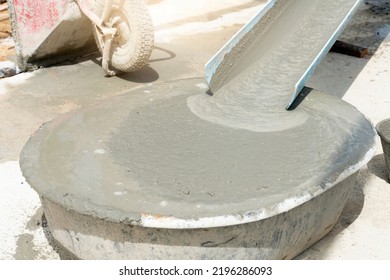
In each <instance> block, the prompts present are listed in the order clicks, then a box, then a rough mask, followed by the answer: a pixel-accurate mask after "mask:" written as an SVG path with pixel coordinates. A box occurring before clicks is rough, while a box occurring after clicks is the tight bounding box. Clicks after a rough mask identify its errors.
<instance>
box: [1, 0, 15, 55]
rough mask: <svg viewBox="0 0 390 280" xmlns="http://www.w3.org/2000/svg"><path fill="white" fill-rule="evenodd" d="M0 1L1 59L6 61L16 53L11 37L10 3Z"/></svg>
mask: <svg viewBox="0 0 390 280" xmlns="http://www.w3.org/2000/svg"><path fill="white" fill-rule="evenodd" d="M0 3H1V4H0V61H4V60H8V57H9V56H11V55H14V54H15V48H14V44H13V41H12V38H11V36H12V31H11V24H10V20H9V11H8V4H7V3H2V2H1V1H0Z"/></svg>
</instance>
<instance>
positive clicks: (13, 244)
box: [0, 0, 390, 259]
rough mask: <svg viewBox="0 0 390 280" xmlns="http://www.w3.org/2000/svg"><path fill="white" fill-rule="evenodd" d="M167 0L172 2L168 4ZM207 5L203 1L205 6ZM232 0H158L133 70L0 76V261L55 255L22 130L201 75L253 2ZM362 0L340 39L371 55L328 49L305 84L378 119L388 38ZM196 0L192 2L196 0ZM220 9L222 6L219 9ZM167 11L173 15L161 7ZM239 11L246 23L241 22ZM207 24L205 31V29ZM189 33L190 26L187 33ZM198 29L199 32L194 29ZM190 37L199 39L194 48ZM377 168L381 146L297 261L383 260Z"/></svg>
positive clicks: (376, 7) (383, 21)
mask: <svg viewBox="0 0 390 280" xmlns="http://www.w3.org/2000/svg"><path fill="white" fill-rule="evenodd" d="M171 2H172V5H173V6H170V4H171ZM200 2H202V1H200ZM200 2H199V1H197V3H200ZM208 2H209V1H204V4H205V6H207V5H208ZM233 2H234V5H238V6H237V7H239V8H235V7H233V6H232V8H227V7H225V6H223V7H222V6H220V5H222V4H223V3H219V4H218V5H217V4H216V7H214V8H215V9H214V10H213V11H212V12H210V13H207V14H206V15H205V13H204V12H202V13H200V12H199V14H198V15H197V11H199V10H202V9H203V7H202V9H198V10H196V9H191V10H187V11H186V10H185V9H184V12H183V13H180V14H177V15H176V13H174V9H173V8H172V7H174V6H175V5H174V4H175V3H173V1H168V0H165V1H162V2H161V6H160V7H159V9H160V8H164V9H165V10H164V11H165V14H164V17H162V18H161V20H160V22H159V23H160V24H161V25H160V27H159V28H157V36H156V37H157V38H158V40H159V41H158V44H157V47H159V49H156V50H155V52H154V54H153V57H152V60H151V64H150V65H149V67H148V68H146V69H145V70H144V71H141V72H140V73H138V74H137V75H125V76H123V77H121V78H113V79H110V80H105V79H102V78H101V77H102V75H101V69H100V67H99V66H98V65H97V64H95V63H93V62H92V61H86V62H83V63H81V64H79V65H65V66H60V67H55V68H51V69H42V70H39V71H37V72H35V73H33V74H22V75H19V76H17V77H14V78H7V79H5V80H2V81H1V82H0V83H1V86H2V90H1V91H0V94H2V96H1V97H0V98H1V102H0V106H1V108H2V112H3V114H0V118H1V120H2V121H1V133H0V136H1V139H2V143H3V145H1V146H0V157H1V159H0V161H1V164H0V172H1V174H2V175H1V181H0V185H1V191H2V193H1V196H0V198H1V199H2V203H1V205H2V206H4V207H6V205H9V207H8V206H7V207H6V208H2V213H3V214H4V215H3V216H2V218H3V220H2V224H3V225H4V227H1V230H0V234H1V236H2V238H1V240H2V242H1V245H0V248H1V249H2V250H0V254H1V256H0V258H6V259H13V258H18V259H21V258H28V256H30V258H31V256H35V257H33V258H36V259H47V258H50V259H53V258H58V257H59V256H58V255H56V253H55V252H54V251H53V249H52V247H51V246H50V245H49V244H48V242H47V240H46V243H45V235H44V232H42V227H36V226H35V225H37V224H41V222H42V221H41V213H42V209H39V207H40V203H39V200H38V197H37V195H36V193H35V192H34V191H32V190H31V189H29V188H28V187H27V188H26V185H27V184H26V182H24V179H23V178H22V176H21V174H20V171H19V169H18V168H17V166H18V164H17V162H16V160H18V155H19V152H20V150H21V147H22V146H23V145H24V143H25V142H26V141H27V139H28V138H29V136H30V134H31V133H33V131H35V130H36V129H37V128H38V127H39V126H40V124H41V123H43V122H45V121H48V120H51V119H53V118H54V117H56V116H58V115H59V114H62V113H64V112H67V111H69V110H73V109H74V108H78V107H83V106H86V105H88V104H90V103H94V102H96V101H99V100H103V99H106V98H108V97H111V96H114V95H116V94H118V93H119V92H123V91H126V90H128V89H129V88H134V87H139V86H142V85H143V83H156V82H158V81H167V80H170V79H180V78H186V77H191V76H200V75H202V74H203V65H204V63H206V61H207V60H208V59H209V58H210V56H211V55H212V54H213V53H214V52H215V51H217V49H218V48H219V47H220V46H221V45H222V44H223V43H224V41H225V40H227V39H228V38H229V37H230V36H231V35H232V34H233V33H234V32H235V31H236V30H237V29H238V28H239V27H240V26H241V24H242V23H244V22H245V21H246V20H247V19H248V18H249V17H250V15H249V16H247V13H249V12H250V10H251V7H252V6H251V5H253V4H255V3H254V2H252V1H233ZM368 2H369V5H367V6H363V7H362V9H361V11H360V12H359V14H358V15H357V16H356V17H355V18H354V20H353V22H352V24H351V25H350V26H349V27H348V28H347V30H346V32H344V33H343V35H342V38H341V39H343V40H346V41H348V42H351V43H358V44H362V45H365V46H368V47H369V49H370V55H369V56H368V57H367V58H364V59H356V58H351V57H347V56H344V55H339V54H334V53H330V54H328V55H327V56H326V59H325V60H324V61H323V62H322V63H321V64H320V65H319V68H318V69H317V71H316V72H315V73H314V76H313V77H312V79H311V80H310V81H309V86H311V87H314V88H317V89H320V90H323V91H325V92H328V93H330V94H333V95H336V96H339V97H343V98H344V99H345V100H347V101H349V102H351V103H352V104H353V105H354V106H356V107H357V108H358V109H359V110H360V111H362V112H364V114H365V115H367V116H368V117H369V118H370V119H371V120H372V121H373V122H374V123H377V122H379V121H380V120H382V119H384V118H386V117H388V106H389V104H390V100H389V95H388V92H387V90H388V88H389V87H390V85H389V80H388V72H387V71H388V65H389V59H390V54H389V43H388V37H386V36H387V34H388V32H386V30H387V29H386V28H388V27H387V25H388V22H389V20H390V19H389V16H388V15H386V14H385V12H386V7H387V6H386V5H385V1H368ZM179 3H180V1H179ZM202 3H203V2H202ZM202 3H200V4H199V5H201V4H202ZM229 5H232V3H229ZM194 6H196V7H198V5H197V4H194ZM151 7H157V5H153V6H151ZM218 8H221V10H220V11H218ZM170 11H171V12H172V13H171V14H169V13H168V12H170ZM155 15H156V14H155ZM221 15H224V17H223V18H224V20H226V21H220V19H219V18H218V16H221ZM243 15H244V16H243ZM175 16H177V17H179V16H180V19H177V20H176V18H175ZM186 16H187V17H186ZM242 18H243V19H244V20H242V21H241V19H242ZM236 20H237V21H236ZM225 23H226V25H225ZM210 25H212V28H210V29H209V28H208V26H210ZM221 27H222V28H221ZM189 30H195V31H191V32H192V33H191V35H190V36H186V35H185V34H186V32H188V31H189ZM197 31H199V32H200V33H196V32H197ZM193 32H195V33H193ZM377 32H378V34H377ZM194 40H196V41H197V42H199V44H197V45H196V46H194V44H193V42H194ZM162 49H163V50H162ZM164 50H167V51H169V52H170V53H168V52H165V51H164ZM384 172H385V165H384V160H383V155H382V151H381V149H380V148H379V149H378V151H377V155H376V156H375V157H374V158H373V160H372V161H370V162H369V163H368V165H367V166H365V167H364V168H363V169H362V171H361V172H360V173H359V174H358V175H357V182H356V185H355V186H354V188H353V192H352V196H350V197H349V199H348V201H347V205H346V207H345V208H344V210H343V212H342V214H341V217H340V219H339V220H338V221H337V223H336V227H335V228H334V229H333V230H332V231H331V232H330V234H329V235H327V236H326V237H325V238H324V239H322V240H321V241H320V242H318V243H317V244H315V245H313V246H312V247H311V248H310V249H309V250H308V251H306V252H305V253H304V254H302V255H301V256H299V257H298V258H306V259H313V258H314V259H388V258H390V256H389V250H388V248H390V240H389V236H390V224H389V223H388V221H389V220H390V217H389V215H388V213H389V211H388V206H387V205H388V203H387V202H388V200H389V199H390V192H389V189H388V187H387V186H388V183H387V182H386V181H385V180H386V178H385V173H384ZM4 187H5V188H4ZM20 194H23V195H24V196H21V195H20ZM22 198H23V199H22ZM3 200H4V201H3ZM35 214H36V215H35ZM13 217H18V219H15V218H13ZM7 221H8V222H7ZM9 221H12V222H9ZM28 221H30V222H28ZM33 225H34V226H33ZM28 234H31V235H33V236H34V238H32V239H33V241H32V242H33V244H30V242H29V243H26V242H21V240H25V241H28V240H29V239H26V238H24V236H25V235H28ZM3 237H4V238H3ZM48 237H49V236H48ZM23 238H24V239H23ZM18 240H19V241H18ZM15 250H17V252H18V253H17V255H15ZM23 253H24V256H25V257H23ZM34 253H35V254H34Z"/></svg>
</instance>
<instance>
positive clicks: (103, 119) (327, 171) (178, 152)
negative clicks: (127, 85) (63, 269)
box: [20, 79, 375, 259]
mask: <svg viewBox="0 0 390 280" xmlns="http://www.w3.org/2000/svg"><path fill="white" fill-rule="evenodd" d="M202 81H203V80H202V79H189V80H183V81H176V82H170V83H166V84H159V85H155V86H151V87H144V88H141V89H137V90H134V91H132V92H131V93H128V94H124V95H121V96H118V97H115V98H112V99H111V100H109V101H107V102H105V103H101V104H96V105H93V106H90V107H88V108H84V109H81V110H78V111H76V112H72V113H69V114H66V115H64V116H61V117H60V118H58V119H56V120H54V121H51V122H49V123H47V124H45V125H43V126H42V127H41V128H40V129H39V130H38V131H37V132H36V133H35V134H34V135H33V136H32V137H31V139H30V140H29V141H28V143H27V144H26V146H25V147H24V149H23V151H22V153H21V160H20V164H21V169H22V172H23V174H24V176H25V177H26V179H27V181H28V182H29V184H30V185H31V186H32V187H33V188H34V189H35V190H36V191H37V192H38V193H39V195H40V197H41V200H42V204H43V207H44V211H45V215H46V218H47V221H48V225H49V228H50V230H51V232H52V235H53V237H54V238H55V240H56V241H57V242H59V243H60V244H61V245H62V246H63V247H65V248H66V249H67V250H69V251H70V252H71V253H73V254H74V255H75V256H76V257H77V258H82V259H284V258H293V257H294V256H296V255H297V254H299V253H300V252H302V251H303V250H304V249H306V248H307V247H309V246H310V245H311V244H313V243H315V242H317V241H318V240H319V239H320V238H322V237H323V236H324V235H325V234H327V233H328V232H329V231H330V230H331V228H332V227H333V226H334V224H335V223H336V221H337V219H338V217H339V215H340V213H341V211H342V209H343V207H344V204H345V202H346V199H347V197H348V193H349V191H350V189H351V188H352V187H353V184H354V179H355V175H356V172H357V171H358V170H359V168H360V167H361V166H362V165H364V164H365V163H366V162H367V161H368V160H369V159H370V158H371V157H372V155H373V153H374V147H375V130H374V128H373V126H372V124H371V123H370V122H369V121H367V120H366V119H365V117H364V116H363V115H361V114H360V113H359V112H358V111H357V110H356V109H355V108H354V107H352V106H350V105H349V104H347V103H345V102H343V101H341V100H339V99H337V98H335V97H332V96H329V95H327V94H324V93H320V92H317V91H314V90H313V91H311V92H310V93H309V95H308V96H307V97H306V98H305V99H303V101H302V102H301V104H300V105H299V106H298V107H297V108H296V109H295V110H292V111H288V112H287V114H286V115H284V116H285V118H294V115H298V114H299V115H304V116H305V120H304V121H299V122H297V125H296V126H295V127H294V126H291V125H290V126H289V127H288V128H287V129H278V130H276V131H271V132H270V131H266V132H259V131H257V132H256V131H251V130H248V129H242V128H234V127H232V126H230V125H229V126H224V125H221V124H219V123H215V122H208V121H207V120H203V119H201V118H199V117H198V116H197V115H195V114H194V113H193V112H192V111H191V109H190V101H189V100H190V99H191V98H193V97H194V96H195V95H205V94H206V93H205V89H204V84H202ZM209 98H213V97H212V96H209ZM264 121H267V120H266V119H265V120H264ZM280 121H283V119H280Z"/></svg>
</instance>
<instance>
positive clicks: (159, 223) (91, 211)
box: [20, 79, 376, 229]
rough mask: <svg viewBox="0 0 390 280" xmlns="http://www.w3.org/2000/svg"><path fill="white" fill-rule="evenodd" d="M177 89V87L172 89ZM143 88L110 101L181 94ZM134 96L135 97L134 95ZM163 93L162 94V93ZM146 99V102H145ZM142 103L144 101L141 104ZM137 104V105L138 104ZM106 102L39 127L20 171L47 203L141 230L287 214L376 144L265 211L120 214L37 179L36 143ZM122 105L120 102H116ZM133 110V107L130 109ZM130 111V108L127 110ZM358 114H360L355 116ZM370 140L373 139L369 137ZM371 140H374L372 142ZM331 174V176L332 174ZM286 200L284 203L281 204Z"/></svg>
mask: <svg viewBox="0 0 390 280" xmlns="http://www.w3.org/2000/svg"><path fill="white" fill-rule="evenodd" d="M199 82H202V80H200V79H188V80H184V81H177V82H170V83H166V84H160V85H158V86H154V87H151V88H149V89H152V90H153V91H154V89H155V88H157V87H167V88H170V89H173V90H172V91H173V92H174V91H175V90H174V89H175V87H174V86H172V85H174V84H175V83H179V84H181V83H184V84H185V85H186V86H187V85H190V86H191V87H192V88H193V89H195V92H198V93H199V92H202V93H204V90H200V89H199V88H196V86H194V85H197V84H199ZM176 88H177V87H176ZM146 89H148V88H146ZM145 91H147V92H148V91H149V90H145V88H141V89H136V90H134V91H133V92H132V93H131V94H127V95H126V96H125V95H121V96H118V97H117V98H113V99H114V100H118V99H121V98H122V99H124V100H129V102H131V104H134V105H131V106H134V107H136V106H137V105H139V104H141V103H142V102H147V101H148V100H150V99H152V98H155V99H158V98H161V100H162V102H166V100H165V99H164V98H165V97H168V98H172V97H176V96H175V95H180V94H181V93H177V92H176V93H175V92H174V93H172V92H170V93H167V94H166V96H165V97H159V95H158V94H157V95H153V94H152V95H150V94H149V93H148V94H146V97H145ZM137 93H138V94H137ZM165 93H166V92H164V94H165ZM145 98H146V99H145ZM327 98H330V99H331V100H333V101H332V102H334V100H336V98H334V97H327ZM145 100H146V101H145ZM140 102H141V103H140ZM336 102H337V103H340V104H341V103H342V104H343V105H342V106H347V107H348V108H350V109H351V110H356V109H354V108H352V106H350V105H347V103H345V102H343V101H341V100H337V101H336ZM107 103H113V102H112V101H108V102H106V103H103V104H99V105H95V106H91V107H89V108H87V109H81V110H78V111H76V112H71V113H69V114H66V115H64V116H62V117H60V118H58V119H56V120H54V121H51V122H49V123H47V124H46V125H44V126H43V127H41V128H40V129H39V130H38V131H37V132H36V133H35V134H34V135H33V136H32V137H31V138H30V140H29V141H28V143H27V144H26V146H25V147H24V149H23V151H22V153H21V157H20V158H21V160H20V165H21V169H22V172H23V175H24V176H25V177H26V179H27V182H28V183H29V184H30V185H31V186H32V187H33V188H34V189H35V190H36V191H37V192H38V193H39V195H40V196H43V197H45V198H47V199H49V200H50V201H52V202H54V203H57V204H59V205H61V206H62V207H64V208H66V209H69V210H73V211H76V212H79V213H81V214H85V215H90V216H93V217H96V218H98V219H103V220H109V221H114V222H121V223H124V224H130V225H138V226H143V227H151V228H188V229H190V228H207V227H221V226H230V225H237V224H243V223H248V222H254V221H259V220H262V219H266V218H268V217H271V216H274V215H277V214H280V213H283V212H286V211H289V210H291V209H293V208H295V207H297V206H299V205H301V204H303V203H305V202H307V201H308V200H311V199H312V198H313V197H316V196H318V195H320V194H321V193H323V192H325V191H326V190H328V189H329V188H331V187H332V186H334V185H336V184H337V183H339V182H340V181H342V180H344V179H345V178H347V177H349V176H350V175H352V174H353V173H355V172H356V171H358V170H359V169H360V168H361V167H362V166H363V165H364V164H366V163H367V162H368V161H369V160H370V159H371V158H372V156H373V155H374V152H375V146H376V143H371V144H368V145H369V147H368V148H367V149H366V150H365V152H364V153H362V155H361V156H360V157H359V159H358V160H356V161H354V162H353V163H352V164H350V165H349V166H347V167H346V168H344V169H343V171H342V172H340V173H338V174H336V176H333V177H332V178H331V179H329V180H327V181H326V182H322V184H321V185H310V186H308V187H307V189H306V190H305V192H301V193H300V194H299V195H295V196H288V197H284V199H283V200H280V201H279V202H278V203H275V204H273V206H272V207H268V208H266V209H265V208H262V207H257V208H256V209H254V208H252V209H247V211H240V212H239V213H230V214H229V213H227V214H220V215H210V216H204V217H197V218H194V217H190V218H187V217H180V216H179V215H176V216H174V215H159V214H157V213H148V212H141V213H130V212H126V211H122V210H120V209H116V208H115V205H109V206H105V205H99V203H96V202H95V201H93V200H92V201H91V198H90V197H88V198H87V199H80V198H79V197H77V196H75V195H72V194H67V193H66V194H64V193H63V194H58V193H56V192H54V191H52V190H50V188H51V187H50V185H51V183H52V182H47V181H45V179H44V178H42V177H40V176H39V173H40V172H41V171H40V170H39V168H42V167H43V166H44V165H39V164H38V163H39V162H40V161H42V160H43V159H42V158H40V153H41V150H42V147H40V144H41V143H43V142H44V141H48V139H49V140H50V137H53V135H54V134H53V131H52V129H53V128H54V127H55V126H58V125H61V124H63V123H66V122H68V121H72V120H75V119H76V118H78V117H79V116H80V114H82V113H83V112H86V111H88V110H96V108H100V107H102V106H103V107H104V105H105V104H107ZM119 103H122V104H123V102H119ZM134 107H133V108H134ZM131 110H133V109H131ZM358 114H360V113H358ZM362 120H363V121H364V122H367V123H369V121H367V120H366V119H365V118H364V117H362ZM368 126H369V127H370V129H371V130H372V131H370V132H369V134H370V135H373V136H374V135H375V130H374V128H373V127H372V124H371V123H369V124H368ZM373 138H374V137H373ZM373 141H374V140H373ZM45 168H50V166H45ZM332 175H335V174H332ZM286 201H288V203H285V202H286Z"/></svg>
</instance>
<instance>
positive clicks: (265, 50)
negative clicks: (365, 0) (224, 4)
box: [189, 0, 359, 132]
mask: <svg viewBox="0 0 390 280" xmlns="http://www.w3.org/2000/svg"><path fill="white" fill-rule="evenodd" d="M357 2H359V1H356V0H349V1H320V0H316V1H310V2H308V1H304V0H299V1H284V0H280V1H275V4H274V5H273V6H272V8H270V9H269V10H268V11H267V13H265V15H264V16H263V17H262V18H261V19H260V21H259V22H258V23H257V24H256V25H255V26H254V27H253V28H252V30H251V31H249V32H248V33H247V34H246V35H245V36H244V37H243V38H242V39H241V40H240V41H239V43H238V44H237V45H236V46H235V47H234V48H233V49H232V51H231V52H230V53H228V54H226V55H225V56H224V60H223V61H222V63H221V65H220V66H219V68H218V69H216V73H215V74H214V76H213V78H212V79H211V83H210V89H211V91H212V92H213V93H214V97H213V98H208V97H207V96H205V95H200V96H197V97H193V98H190V100H189V106H190V108H191V110H192V112H194V113H195V114H196V115H197V116H199V117H200V118H202V119H204V120H207V121H210V122H216V123H220V124H223V125H227V126H231V127H237V128H244V129H249V130H253V131H259V132H267V131H270V132H271V131H280V130H286V129H289V128H292V127H294V126H296V125H300V124H302V123H304V122H305V121H306V119H307V115H306V114H302V113H300V114H298V113H296V114H289V113H288V112H286V111H285V110H284V109H285V108H286V107H289V106H290V104H291V102H292V100H294V98H295V96H296V94H298V93H299V91H300V90H301V89H302V87H303V85H304V83H305V81H306V80H307V79H308V77H309V76H310V74H311V72H312V71H313V67H314V66H315V65H316V64H317V63H318V59H319V58H320V57H321V56H323V55H324V54H325V53H326V49H327V48H330V47H331V45H329V43H330V42H332V40H335V39H336V38H334V36H335V34H336V33H338V32H339V30H338V29H339V28H340V26H342V25H343V22H344V19H345V18H346V17H347V18H348V17H349V13H350V10H351V9H355V7H356V3H357Z"/></svg>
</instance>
